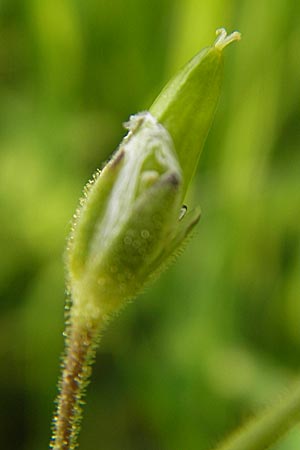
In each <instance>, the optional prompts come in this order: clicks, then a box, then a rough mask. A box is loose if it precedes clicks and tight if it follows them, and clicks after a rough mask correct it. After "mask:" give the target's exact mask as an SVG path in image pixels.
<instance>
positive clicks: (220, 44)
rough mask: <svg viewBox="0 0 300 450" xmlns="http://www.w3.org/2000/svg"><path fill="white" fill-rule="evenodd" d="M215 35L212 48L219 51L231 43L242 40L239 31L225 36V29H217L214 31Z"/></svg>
mask: <svg viewBox="0 0 300 450" xmlns="http://www.w3.org/2000/svg"><path fill="white" fill-rule="evenodd" d="M216 35H217V39H216V40H215V42H214V47H215V48H217V49H218V50H221V51H222V50H223V48H225V47H227V45H229V44H230V43H231V42H234V41H240V40H241V39H242V35H241V33H240V32H239V31H233V32H232V33H230V34H229V35H227V31H226V30H225V28H218V29H217V30H216Z"/></svg>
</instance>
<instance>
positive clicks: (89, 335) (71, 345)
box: [50, 325, 99, 450]
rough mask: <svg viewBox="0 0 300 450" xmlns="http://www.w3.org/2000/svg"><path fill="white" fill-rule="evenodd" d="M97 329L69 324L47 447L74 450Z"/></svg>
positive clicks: (94, 349)
mask: <svg viewBox="0 0 300 450" xmlns="http://www.w3.org/2000/svg"><path fill="white" fill-rule="evenodd" d="M98 334H99V333H98V330H97V329H92V330H91V329H88V328H87V327H83V326H81V327H80V328H79V327H76V326H72V325H69V326H68V328H67V332H66V351H65V356H64V359H63V362H62V376H61V380H60V383H59V395H58V398H57V409H56V413H55V416H54V419H53V432H52V438H51V442H50V448H52V449H53V450H73V449H75V448H76V447H77V438H78V433H79V431H80V422H81V417H82V408H83V403H84V396H85V390H86V386H87V384H88V382H89V378H90V375H91V365H92V362H93V360H94V357H95V351H96V344H97V336H98Z"/></svg>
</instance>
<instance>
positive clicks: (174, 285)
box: [0, 0, 300, 450]
mask: <svg viewBox="0 0 300 450" xmlns="http://www.w3.org/2000/svg"><path fill="white" fill-rule="evenodd" d="M299 16H300V3H299V1H298V0H275V1H274V0H266V1H261V0H251V1H250V0H242V1H241V0H239V1H237V0H232V1H230V0H227V1H225V0H213V1H209V2H208V1H207V2H204V1H199V0H172V1H171V0H152V1H151V2H140V1H138V0H128V1H126V2H124V1H121V0H115V1H113V2H108V1H104V0H103V1H96V0H88V1H83V0H82V1H81V0H78V1H71V0H59V1H58V0H53V1H51V2H50V1H46V0H26V1H21V0H2V1H1V2H0V207H1V229H0V246H1V260H0V295H1V303H0V308H1V315H0V361H1V370H0V417H1V420H0V436H1V446H2V447H3V448H5V449H6V450H15V449H20V450H38V449H41V448H46V447H47V443H48V439H49V435H50V434H49V422H50V418H51V414H52V410H53V405H52V400H53V398H54V397H55V395H56V380H57V377H58V373H59V354H60V352H61V350H62V346H63V338H62V331H63V303H64V280H63V276H64V274H63V257H62V252H63V248H64V245H65V238H66V235H67V233H68V230H69V224H70V218H71V216H72V213H73V211H74V210H75V207H76V205H77V201H78V197H79V195H80V192H81V189H82V186H83V184H84V183H85V182H86V181H87V179H88V178H89V177H90V176H91V174H92V172H93V171H94V170H95V169H96V168H97V167H100V166H101V164H102V162H103V161H104V160H105V159H106V158H107V157H108V156H109V154H110V153H111V152H112V151H113V150H114V148H115V147H116V145H117V144H118V142H119V141H120V139H121V137H122V135H123V134H124V131H123V130H122V128H121V126H120V124H121V122H122V121H124V120H126V119H127V118H128V116H129V115H130V114H131V113H135V112H137V111H139V110H143V109H146V108H147V107H148V106H149V105H150V104H151V102H152V101H153V99H154V98H155V96H156V95H157V93H158V92H159V90H160V88H161V87H162V86H163V85H164V83H165V82H166V81H167V79H168V78H169V77H170V76H171V75H172V74H173V73H174V72H175V71H176V70H177V69H178V68H179V67H180V66H181V65H182V64H183V63H185V62H186V61H187V60H188V59H189V58H190V57H191V56H193V54H194V53H196V51H198V50H199V49H200V48H201V47H203V46H205V45H207V44H210V43H211V42H212V41H213V39H214V31H215V29H216V28H218V27H220V26H225V27H226V28H227V29H228V30H229V31H231V30H232V29H234V28H236V29H238V30H240V31H241V32H242V33H243V41H242V42H241V43H240V44H239V45H236V46H235V48H234V46H232V47H231V48H229V49H228V50H226V55H225V59H226V61H225V63H226V64H225V80H224V89H223V95H222V98H221V101H220V105H219V109H218V113H217V116H216V120H215V124H214V126H213V128H212V131H211V134H210V136H209V138H208V141H207V145H206V148H205V150H204V153H203V155H202V159H201V162H200V167H199V169H198V172H197V177H196V179H195V182H194V187H193V192H192V193H190V199H189V202H188V204H191V205H194V204H198V203H200V204H201V206H202V210H203V218H202V219H201V222H200V224H199V225H198V233H197V234H196V236H195V237H194V238H193V240H192V243H191V244H190V245H189V247H188V249H187V250H186V252H185V253H184V255H183V256H182V257H181V258H180V259H179V260H178V263H177V264H176V265H174V266H173V267H172V268H171V269H170V270H169V271H168V272H167V273H166V274H165V275H164V276H163V277H162V278H161V280H160V281H159V282H157V283H156V284H155V285H154V286H153V287H151V288H150V289H149V290H148V291H147V292H146V293H145V294H144V295H143V296H142V297H141V298H140V299H139V301H137V302H136V303H135V304H134V305H131V306H129V307H128V308H127V309H126V310H125V311H124V312H123V313H122V315H121V316H120V317H118V318H117V319H116V320H115V321H114V322H113V323H112V324H111V325H110V327H109V328H108V330H107V333H106V334H105V336H104V338H103V341H102V346H101V348H100V350H99V352H98V356H97V362H96V366H95V370H94V374H93V380H92V384H91V386H90V388H89V391H88V398H87V401H88V407H87V408H86V415H85V420H84V424H83V431H82V435H81V446H82V448H83V449H85V450H96V449H105V450H120V449H122V450H129V449H130V450H140V449H143V450H148V449H149V450H150V449H151V450H194V449H200V450H201V449H203V450H205V449H207V448H209V447H211V446H213V444H215V443H216V442H217V441H218V440H219V439H220V438H222V436H224V435H226V434H227V433H228V432H229V431H230V430H232V429H233V428H235V427H236V426H238V425H239V424H241V422H243V421H244V420H246V418H247V417H248V416H249V415H251V414H252V413H253V411H255V410H257V409H258V408H259V407H261V406H262V405H263V404H265V403H268V402H269V401H270V400H271V399H272V398H273V397H274V396H275V398H276V396H277V395H278V393H279V392H280V390H282V389H283V388H284V387H285V386H288V385H289V382H290V381H291V380H292V379H293V378H294V377H295V376H297V375H298V374H299V369H300V362H299V361H300V88H299V86H300V57H299V55H300V22H299ZM299 447H300V433H299V431H297V430H295V431H294V432H293V433H291V434H290V435H289V436H288V437H287V438H286V439H285V440H283V441H282V442H281V443H280V444H278V446H277V450H297V449H298V448H299Z"/></svg>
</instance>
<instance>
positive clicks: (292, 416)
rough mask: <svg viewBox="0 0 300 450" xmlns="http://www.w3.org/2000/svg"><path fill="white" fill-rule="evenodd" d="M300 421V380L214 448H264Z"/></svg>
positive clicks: (248, 449)
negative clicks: (276, 401) (275, 402)
mask: <svg viewBox="0 0 300 450" xmlns="http://www.w3.org/2000/svg"><path fill="white" fill-rule="evenodd" d="M299 421H300V382H299V381H298V383H296V384H295V386H294V387H293V389H291V390H290V391H289V392H287V393H286V394H285V395H284V396H282V398H281V399H280V400H279V401H278V403H277V404H275V405H272V406H270V407H268V408H267V409H266V410H265V411H264V412H262V413H261V414H260V415H258V416H257V417H255V418H254V419H252V420H251V421H250V422H249V423H248V424H246V425H245V427H244V428H242V429H241V430H240V431H239V432H237V433H234V434H233V435H232V436H231V437H229V439H228V440H227V441H226V442H225V443H224V444H223V445H222V444H221V445H220V446H219V447H217V448H216V449H215V450H265V449H267V448H270V447H271V446H272V445H273V444H274V443H275V442H276V441H277V440H278V439H280V438H281V437H282V436H284V434H285V433H287V432H288V431H289V430H290V429H291V428H292V427H293V426H294V425H296V424H297V423H299Z"/></svg>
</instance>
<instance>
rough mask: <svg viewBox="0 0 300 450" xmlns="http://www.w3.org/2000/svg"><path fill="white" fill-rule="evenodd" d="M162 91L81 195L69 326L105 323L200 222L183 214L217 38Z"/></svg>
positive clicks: (210, 104)
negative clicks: (73, 323) (74, 321)
mask: <svg viewBox="0 0 300 450" xmlns="http://www.w3.org/2000/svg"><path fill="white" fill-rule="evenodd" d="M219 34H220V36H219V38H218V39H217V40H216V42H215V44H214V45H213V46H212V47H209V48H208V49H204V50H203V51H202V52H200V53H199V54H198V55H196V56H195V57H194V58H193V59H192V60H191V62H190V63H188V64H187V65H186V66H185V67H184V68H183V69H182V71H181V72H179V74H178V75H177V76H176V77H175V78H174V79H173V80H172V81H171V82H170V83H169V84H168V85H167V87H166V88H165V89H164V90H163V92H162V93H161V95H160V96H159V97H158V99H157V100H156V101H155V103H154V104H153V106H152V107H151V109H150V112H143V113H139V114H136V115H134V116H131V117H130V120H129V122H128V123H126V124H125V127H126V128H127V129H128V134H127V136H126V137H125V138H124V139H123V141H122V142H121V144H120V146H119V148H118V150H117V151H116V153H115V154H114V156H113V157H112V159H111V160H110V161H109V162H108V163H107V165H106V166H105V167H104V169H103V170H102V171H101V172H99V173H97V175H96V176H95V178H94V181H93V182H90V183H89V184H88V186H87V188H86V190H85V194H84V198H83V200H82V201H81V205H80V207H79V208H78V210H77V212H76V214H75V217H74V226H73V230H72V233H71V236H70V239H69V245H68V249H67V270H68V280H69V290H70V292H71V297H72V311H71V321H72V320H76V321H84V322H85V323H86V322H92V323H98V322H99V321H101V320H106V319H107V318H108V317H109V316H110V315H112V314H113V313H114V312H116V311H118V309H119V308H120V307H121V306H122V305H123V304H124V303H125V302H126V301H128V300H130V299H132V298H133V297H135V296H136V295H137V293H138V292H139V291H140V290H141V288H142V287H143V286H144V285H145V283H147V282H148V281H149V280H150V279H151V278H153V277H154V276H155V275H157V274H158V273H159V272H160V271H161V270H162V268H163V267H164V266H165V265H166V264H167V263H168V261H169V260H170V258H172V255H173V254H174V253H176V251H178V248H179V247H180V246H181V245H182V243H183V242H184V240H185V238H186V236H187V235H188V234H189V232H190V231H191V230H192V228H193V227H194V225H195V224H196V223H197V222H198V220H199V217H200V212H199V210H198V209H196V210H194V211H192V212H190V213H188V214H184V212H185V211H184V210H181V207H182V201H183V198H184V195H185V192H186V188H187V185H188V183H189V181H190V179H191V177H192V175H193V172H194V170H195V167H196V164H197V161H198V158H199V154H200V151H201V148H202V145H203V142H204V140H205V137H206V135H207V133H208V130H209V127H210V125H211V122H212V117H213V114H214V111H215V108H216V104H217V101H218V97H219V93H220V84H221V72H222V57H221V53H222V49H223V48H224V47H225V46H226V45H227V44H228V43H229V42H231V41H232V40H235V39H237V36H238V35H237V34H236V35H235V34H234V33H233V34H232V35H230V36H228V37H226V32H225V31H224V30H221V31H219Z"/></svg>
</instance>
